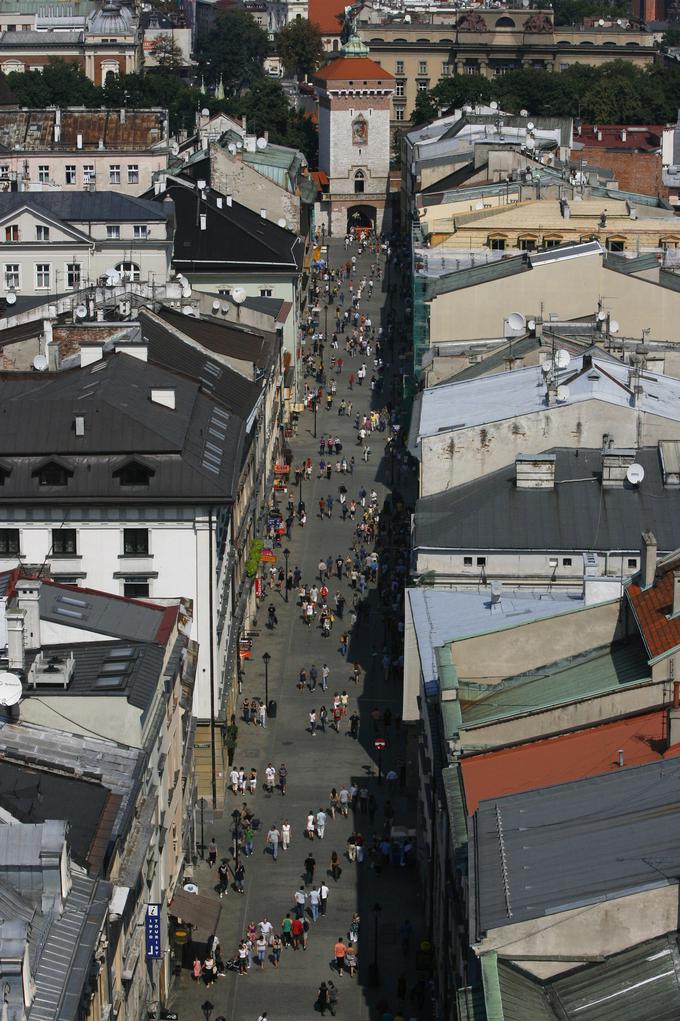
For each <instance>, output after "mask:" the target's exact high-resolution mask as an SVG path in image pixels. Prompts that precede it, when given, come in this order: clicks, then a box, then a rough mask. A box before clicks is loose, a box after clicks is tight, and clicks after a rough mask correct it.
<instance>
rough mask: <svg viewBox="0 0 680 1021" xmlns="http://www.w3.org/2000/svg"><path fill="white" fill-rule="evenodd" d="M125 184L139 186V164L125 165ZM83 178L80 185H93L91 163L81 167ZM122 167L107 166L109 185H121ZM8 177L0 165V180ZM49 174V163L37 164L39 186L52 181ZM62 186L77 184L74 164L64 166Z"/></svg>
mask: <svg viewBox="0 0 680 1021" xmlns="http://www.w3.org/2000/svg"><path fill="white" fill-rule="evenodd" d="M126 169H127V183H128V184H139V164H138V163H128V164H127V167H126ZM82 172H83V178H82V183H83V184H84V185H88V184H94V183H95V181H96V179H97V173H96V171H95V167H94V164H93V163H86V164H85V165H84V166H83V167H82ZM121 174H122V166H121V164H120V163H111V164H110V165H109V184H120V183H121ZM8 177H9V164H0V178H8ZM52 180H53V179H52V176H51V174H50V165H49V163H39V164H38V181H39V182H40V184H49V183H50V182H51V181H52ZM64 184H78V167H77V165H76V164H75V163H67V164H66V165H65V166H64Z"/></svg>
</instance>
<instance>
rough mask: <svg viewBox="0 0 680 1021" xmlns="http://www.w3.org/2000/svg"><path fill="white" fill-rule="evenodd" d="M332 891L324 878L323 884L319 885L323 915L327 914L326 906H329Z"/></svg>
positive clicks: (320, 905)
mask: <svg viewBox="0 0 680 1021" xmlns="http://www.w3.org/2000/svg"><path fill="white" fill-rule="evenodd" d="M330 892H331V891H330V889H329V888H328V885H327V883H326V880H325V879H322V880H321V886H320V887H319V908H320V909H321V914H322V915H325V914H326V908H327V906H328V895H329V894H330Z"/></svg>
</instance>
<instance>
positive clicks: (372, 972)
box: [368, 903, 382, 986]
mask: <svg viewBox="0 0 680 1021" xmlns="http://www.w3.org/2000/svg"><path fill="white" fill-rule="evenodd" d="M381 911H382V907H381V906H380V904H378V903H376V904H374V905H373V961H372V962H371V964H370V965H369V967H368V984H369V986H379V985H380V969H379V968H378V919H379V917H380V912H381Z"/></svg>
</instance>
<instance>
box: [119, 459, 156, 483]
mask: <svg viewBox="0 0 680 1021" xmlns="http://www.w3.org/2000/svg"><path fill="white" fill-rule="evenodd" d="M113 474H114V477H117V478H118V481H119V482H120V484H121V486H148V485H149V479H150V478H151V476H152V475H153V472H152V471H151V469H150V468H146V467H145V466H144V465H143V464H139V463H138V462H137V461H130V462H129V464H124V465H123V467H122V468H119V469H117V471H115V472H114V473H113Z"/></svg>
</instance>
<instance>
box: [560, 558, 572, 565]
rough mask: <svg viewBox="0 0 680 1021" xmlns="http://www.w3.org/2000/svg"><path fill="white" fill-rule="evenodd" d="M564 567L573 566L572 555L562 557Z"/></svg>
mask: <svg viewBox="0 0 680 1021" xmlns="http://www.w3.org/2000/svg"><path fill="white" fill-rule="evenodd" d="M562 567H571V557H562Z"/></svg>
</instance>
